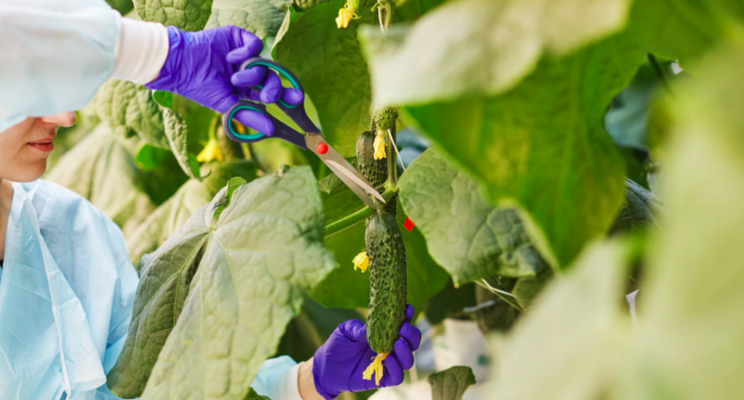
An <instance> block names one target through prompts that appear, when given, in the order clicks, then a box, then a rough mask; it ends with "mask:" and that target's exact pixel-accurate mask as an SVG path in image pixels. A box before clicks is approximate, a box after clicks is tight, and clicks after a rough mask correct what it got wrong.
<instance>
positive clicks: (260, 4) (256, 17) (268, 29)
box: [205, 0, 290, 39]
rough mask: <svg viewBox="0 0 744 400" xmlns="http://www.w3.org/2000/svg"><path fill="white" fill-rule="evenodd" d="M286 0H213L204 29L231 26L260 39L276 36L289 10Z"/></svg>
mask: <svg viewBox="0 0 744 400" xmlns="http://www.w3.org/2000/svg"><path fill="white" fill-rule="evenodd" d="M289 4H290V3H289V1H287V0H214V4H213V5H212V16H211V17H209V21H208V22H207V26H206V27H205V29H210V28H216V27H218V26H227V25H233V26H237V27H240V28H243V29H245V30H248V31H250V32H253V33H254V34H255V35H256V36H258V37H259V38H261V39H266V38H267V37H273V36H276V33H277V31H279V27H281V26H282V21H283V20H284V15H286V14H287V10H288V9H289Z"/></svg>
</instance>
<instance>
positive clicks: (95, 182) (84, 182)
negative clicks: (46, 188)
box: [44, 124, 155, 235]
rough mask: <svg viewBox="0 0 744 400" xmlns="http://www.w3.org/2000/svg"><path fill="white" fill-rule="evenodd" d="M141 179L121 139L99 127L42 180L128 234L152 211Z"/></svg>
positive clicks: (60, 160) (152, 206)
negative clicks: (64, 190) (66, 191)
mask: <svg viewBox="0 0 744 400" xmlns="http://www.w3.org/2000/svg"><path fill="white" fill-rule="evenodd" d="M144 176H145V175H144V173H143V172H142V171H141V170H140V169H139V168H137V165H136V164H135V163H134V159H133V157H132V154H131V153H130V152H129V150H128V149H127V147H126V145H125V144H124V143H123V140H121V139H120V138H118V137H116V136H114V135H112V134H111V131H110V130H109V129H108V127H107V126H106V125H105V124H100V125H99V126H98V127H97V128H96V129H94V130H93V132H91V133H90V134H88V136H86V137H85V138H84V139H83V140H81V141H80V142H79V143H78V144H77V145H75V147H73V148H72V149H71V150H70V151H68V152H67V153H65V155H64V156H62V158H60V159H59V161H58V162H57V164H56V165H55V166H54V168H53V169H52V171H51V172H50V173H49V174H47V175H46V176H45V177H44V179H46V180H49V181H51V182H55V183H58V184H60V185H62V186H65V187H67V188H69V189H71V190H73V191H74V192H76V193H78V194H79V195H81V196H83V197H85V198H86V199H88V200H90V202H91V203H93V205H95V206H96V207H98V208H99V209H100V210H101V211H103V213H104V214H106V215H107V216H108V217H109V218H111V219H112V220H113V221H114V222H116V223H117V224H118V225H119V226H120V227H121V228H122V230H123V231H124V234H125V235H127V234H129V233H131V232H132V231H134V230H135V229H136V227H137V226H138V225H139V224H140V223H141V222H142V221H144V220H145V218H147V216H148V215H149V214H150V213H151V212H152V211H153V210H154V209H155V206H154V205H153V204H152V202H151V201H150V198H149V197H148V196H147V194H145V193H144V191H143V184H142V181H143V179H144Z"/></svg>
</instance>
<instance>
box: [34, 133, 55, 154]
mask: <svg viewBox="0 0 744 400" xmlns="http://www.w3.org/2000/svg"><path fill="white" fill-rule="evenodd" d="M53 142H54V136H52V137H49V138H44V139H41V140H37V141H35V142H30V143H28V145H29V146H31V147H32V148H34V149H36V150H39V151H41V152H44V153H51V152H52V150H54V143H53Z"/></svg>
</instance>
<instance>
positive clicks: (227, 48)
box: [145, 26, 303, 136]
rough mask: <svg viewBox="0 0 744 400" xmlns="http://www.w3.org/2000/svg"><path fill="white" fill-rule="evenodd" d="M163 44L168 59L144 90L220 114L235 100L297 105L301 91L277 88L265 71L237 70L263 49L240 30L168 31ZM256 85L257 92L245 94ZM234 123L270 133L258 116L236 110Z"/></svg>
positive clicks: (279, 84)
mask: <svg viewBox="0 0 744 400" xmlns="http://www.w3.org/2000/svg"><path fill="white" fill-rule="evenodd" d="M168 40H169V42H170V48H169V51H168V57H167V58H166V60H165V64H164V65H163V68H162V69H161V70H160V75H159V76H158V78H157V79H155V80H154V81H152V82H150V83H148V84H147V85H145V86H147V88H148V89H151V90H166V91H169V92H173V93H176V94H178V95H181V96H183V97H185V98H187V99H191V100H193V101H195V102H197V103H199V104H201V105H203V106H205V107H209V108H211V109H212V110H215V111H217V112H220V113H224V112H225V111H227V109H228V108H230V106H232V105H233V103H235V102H236V101H238V99H248V100H253V101H260V102H263V103H273V102H275V101H277V100H279V99H280V98H281V99H283V100H284V101H285V102H287V103H288V104H299V103H301V102H302V100H303V94H302V92H300V91H298V90H295V89H292V88H283V87H282V82H281V79H279V76H278V75H276V74H275V73H274V72H273V71H269V70H268V68H266V67H262V66H257V67H252V68H249V69H247V70H244V71H238V68H240V64H242V63H243V62H244V61H245V60H247V59H249V58H252V57H256V56H258V55H259V54H260V53H261V50H262V49H263V42H262V41H261V39H259V38H258V37H256V36H255V35H254V34H252V33H250V32H248V31H246V30H243V29H240V28H237V27H234V26H223V27H220V28H215V29H208V30H205V31H200V32H183V31H181V30H179V29H177V28H174V27H168ZM256 85H263V89H262V90H260V91H258V90H255V89H250V87H252V86H256ZM235 119H236V120H237V121H238V122H240V123H241V124H242V125H244V126H246V127H249V128H252V129H255V130H257V131H259V132H261V133H263V134H265V135H269V136H271V135H273V134H274V124H273V123H272V122H271V120H270V119H269V118H268V117H266V116H265V115H263V114H261V113H257V112H255V111H250V110H241V111H239V112H238V113H236V115H235Z"/></svg>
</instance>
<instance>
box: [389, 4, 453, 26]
mask: <svg viewBox="0 0 744 400" xmlns="http://www.w3.org/2000/svg"><path fill="white" fill-rule="evenodd" d="M446 1H447V0H395V1H394V3H395V4H394V6H395V18H396V19H397V21H396V23H405V22H410V21H414V20H416V19H417V18H419V17H420V16H422V15H424V14H426V13H427V12H429V11H431V10H433V9H434V8H436V7H438V6H439V5H440V4H442V3H445V2H446Z"/></svg>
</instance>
